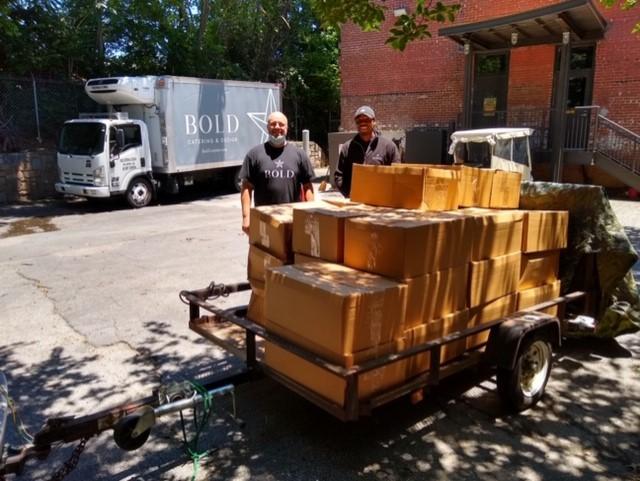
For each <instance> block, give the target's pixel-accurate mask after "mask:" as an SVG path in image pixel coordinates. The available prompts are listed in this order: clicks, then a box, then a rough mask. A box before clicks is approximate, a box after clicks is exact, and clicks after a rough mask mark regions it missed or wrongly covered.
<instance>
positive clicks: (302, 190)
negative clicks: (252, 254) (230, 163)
mask: <svg viewBox="0 0 640 481" xmlns="http://www.w3.org/2000/svg"><path fill="white" fill-rule="evenodd" d="M287 127H288V125H287V117H285V115H284V114H283V113H282V112H273V113H272V114H271V115H269V118H268V119H267V130H268V132H269V140H268V141H267V142H265V143H264V144H260V145H256V146H255V147H254V148H252V149H251V150H250V151H249V152H248V153H247V155H246V157H245V158H244V162H243V164H242V168H241V169H240V178H241V179H242V190H241V193H240V202H241V204H242V230H243V231H244V232H245V233H247V234H248V233H249V211H250V210H251V197H252V196H253V197H254V203H255V205H256V206H260V205H270V204H284V203H288V202H298V201H310V200H313V186H312V184H311V179H312V177H313V167H312V166H311V162H310V161H309V157H308V156H307V154H305V153H304V151H302V150H301V149H299V148H297V147H296V146H295V145H293V144H289V143H287V140H286V136H287Z"/></svg>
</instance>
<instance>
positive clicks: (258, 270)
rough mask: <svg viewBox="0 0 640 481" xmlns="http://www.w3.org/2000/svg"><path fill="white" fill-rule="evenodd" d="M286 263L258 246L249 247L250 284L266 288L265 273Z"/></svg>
mask: <svg viewBox="0 0 640 481" xmlns="http://www.w3.org/2000/svg"><path fill="white" fill-rule="evenodd" d="M284 264H285V262H284V261H283V260H281V259H279V258H277V257H276V256H272V255H271V254H269V253H268V252H266V251H264V250H262V249H261V248H260V247H258V246H254V245H250V246H249V260H248V261H247V278H248V279H249V283H251V284H252V285H253V284H256V285H258V286H260V285H262V286H264V282H265V272H266V271H267V269H269V268H270V267H280V266H282V265H284Z"/></svg>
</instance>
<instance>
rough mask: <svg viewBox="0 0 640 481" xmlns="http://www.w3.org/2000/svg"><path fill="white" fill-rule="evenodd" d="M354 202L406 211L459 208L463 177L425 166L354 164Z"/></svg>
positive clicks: (452, 172)
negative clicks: (460, 184) (459, 186)
mask: <svg viewBox="0 0 640 481" xmlns="http://www.w3.org/2000/svg"><path fill="white" fill-rule="evenodd" d="M352 175H353V177H352V181H351V200H352V201H355V202H362V203H364V204H370V205H377V206H386V207H394V208H403V209H420V210H437V211H440V210H452V209H456V208H457V207H458V184H459V181H460V173H459V172H457V171H454V170H447V169H438V168H435V167H428V166H426V165H422V164H419V165H418V164H394V165H360V164H354V166H353V174H352Z"/></svg>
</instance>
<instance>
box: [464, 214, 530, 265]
mask: <svg viewBox="0 0 640 481" xmlns="http://www.w3.org/2000/svg"><path fill="white" fill-rule="evenodd" d="M460 212H461V213H462V214H464V215H466V216H468V217H469V218H470V220H469V222H470V223H471V224H470V225H471V231H472V232H471V238H472V244H471V260H472V261H481V260H485V259H491V258H492V257H499V256H503V255H507V254H512V253H514V252H519V251H520V250H521V249H522V232H523V219H524V213H523V212H521V211H501V210H488V209H478V208H470V209H463V210H461V211H460Z"/></svg>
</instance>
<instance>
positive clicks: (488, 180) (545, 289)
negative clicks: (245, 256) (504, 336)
mask: <svg viewBox="0 0 640 481" xmlns="http://www.w3.org/2000/svg"><path fill="white" fill-rule="evenodd" d="M519 195H520V174H518V173H512V172H500V171H492V170H488V169H476V168H467V167H450V168H440V167H438V168H434V167H433V166H431V167H428V166H423V165H420V166H417V165H398V166H388V167H378V166H376V167H372V166H358V165H356V166H354V171H353V182H352V198H351V202H347V201H345V202H335V203H328V202H313V203H304V204H292V205H280V206H270V207H261V208H256V209H252V211H251V228H250V243H251V247H250V254H249V280H250V282H251V286H252V288H253V293H252V298H251V302H250V305H249V312H248V317H249V318H250V319H251V320H253V321H254V322H257V323H259V324H261V325H263V326H265V327H266V329H267V330H268V331H271V332H273V333H275V334H277V335H279V336H281V337H283V338H285V339H287V340H289V341H291V342H293V343H295V344H297V345H299V346H300V347H302V348H304V349H306V350H308V351H309V352H311V353H315V354H317V355H318V356H319V357H321V358H323V359H325V360H327V361H330V362H331V363H334V364H337V365H340V366H344V367H351V366H354V365H357V364H361V363H362V362H365V361H367V360H370V359H374V358H376V357H379V356H382V355H386V354H389V353H392V352H397V351H399V350H403V349H406V348H408V347H411V346H415V345H418V344H422V343H424V342H427V341H430V340H434V339H437V338H440V337H442V336H444V335H447V334H451V333H453V332H456V331H461V330H463V329H465V328H467V327H470V326H475V325H480V324H482V323H485V322H489V321H492V320H494V319H498V318H501V317H504V316H506V315H508V314H511V313H513V312H515V311H516V310H518V309H523V308H526V307H529V306H531V305H534V304H536V303H539V302H542V301H544V300H547V299H551V298H553V297H556V296H557V295H558V294H559V289H560V283H559V281H558V280H557V274H558V272H557V270H558V252H559V249H562V248H564V247H566V238H567V225H568V215H567V213H566V212H551V211H532V212H526V211H519V210H516V209H517V207H518V203H519ZM507 209H510V210H507ZM487 337H488V331H484V332H482V333H480V334H478V335H475V336H470V337H468V338H466V339H460V340H458V341H454V342H451V343H448V344H447V345H446V346H445V347H444V348H443V349H442V352H441V362H446V361H449V360H451V359H453V358H455V357H457V356H459V355H461V354H462V353H464V352H465V351H466V350H468V349H471V348H475V347H477V346H481V345H482V344H483V343H484V342H486V339H487ZM264 360H265V363H266V364H267V365H268V366H270V367H271V368H273V369H275V370H277V371H279V372H281V373H282V374H284V375H286V376H287V377H289V378H291V379H293V380H294V381H297V382H299V383H301V384H303V385H305V386H307V387H308V388H310V389H312V390H313V391H314V392H316V393H317V394H319V395H320V396H322V397H324V398H326V399H329V400H331V401H333V402H335V403H336V404H339V405H343V404H344V401H345V388H346V383H345V380H344V379H343V378H342V377H340V376H337V375H334V374H332V373H331V372H329V371H326V370H324V369H322V368H320V367H318V366H316V365H315V364H313V363H310V362H308V361H305V360H304V359H301V358H300V357H298V356H296V355H295V354H293V353H291V352H290V351H287V350H285V349H282V348H280V347H278V346H277V345H275V344H273V343H269V342H267V343H266V345H265V359H264ZM429 360H430V357H429V354H428V353H423V354H419V355H416V356H413V357H412V358H408V359H403V360H401V361H396V362H394V363H391V364H388V365H385V366H383V367H381V368H378V369H375V370H373V371H370V372H368V373H365V374H363V375H361V376H360V378H359V383H358V388H359V396H360V398H366V397H369V396H370V395H372V394H374V393H375V392H377V391H381V390H384V389H385V388H388V387H391V386H393V385H397V384H400V383H402V382H403V381H404V380H406V379H408V378H410V377H413V376H415V375H417V374H420V373H422V372H425V371H427V370H428V369H429Z"/></svg>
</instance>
